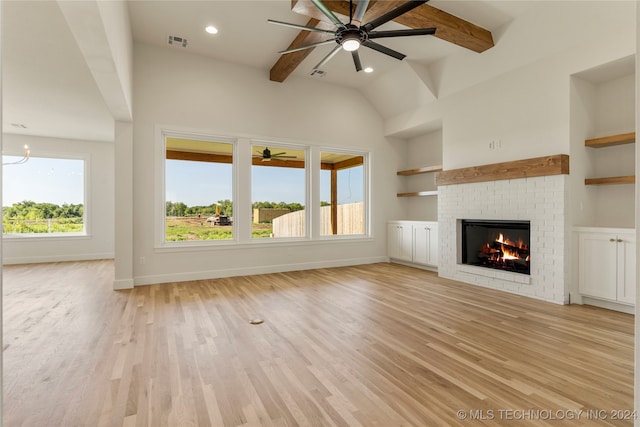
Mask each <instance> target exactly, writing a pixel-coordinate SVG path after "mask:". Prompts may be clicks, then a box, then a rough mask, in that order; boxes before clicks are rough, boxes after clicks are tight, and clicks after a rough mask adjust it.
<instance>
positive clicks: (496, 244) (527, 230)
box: [459, 219, 531, 274]
mask: <svg viewBox="0 0 640 427" xmlns="http://www.w3.org/2000/svg"><path fill="white" fill-rule="evenodd" d="M459 230H460V241H459V242H460V246H459V247H460V253H459V256H460V257H459V262H460V263H461V264H467V265H474V266H479V267H486V268H492V269H497V270H504V271H512V272H516V273H522V274H530V267H529V263H530V255H529V253H530V246H529V245H530V238H531V224H530V222H529V221H508V220H469V219H462V220H459Z"/></svg>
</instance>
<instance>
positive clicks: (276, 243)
mask: <svg viewBox="0 0 640 427" xmlns="http://www.w3.org/2000/svg"><path fill="white" fill-rule="evenodd" d="M372 241H374V238H373V237H371V236H365V235H360V236H357V237H356V236H340V237H338V236H335V237H334V236H322V237H320V238H317V239H313V240H312V239H284V238H281V239H271V238H269V239H267V238H265V239H254V240H252V241H250V242H242V243H240V242H238V241H236V240H227V241H224V242H215V243H213V242H207V241H203V242H194V243H186V244H173V245H163V246H156V247H155V248H154V251H155V252H156V253H165V252H189V251H209V250H216V251H218V250H229V249H234V250H235V249H249V248H275V247H286V246H294V247H295V246H309V245H311V246H314V245H327V244H336V243H337V242H340V243H341V244H342V243H344V244H346V243H369V242H372Z"/></svg>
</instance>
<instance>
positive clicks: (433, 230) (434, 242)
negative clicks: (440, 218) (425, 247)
mask: <svg viewBox="0 0 640 427" xmlns="http://www.w3.org/2000/svg"><path fill="white" fill-rule="evenodd" d="M427 264H429V265H433V266H436V267H437V266H438V224H437V223H436V224H432V225H430V226H429V259H428V260H427Z"/></svg>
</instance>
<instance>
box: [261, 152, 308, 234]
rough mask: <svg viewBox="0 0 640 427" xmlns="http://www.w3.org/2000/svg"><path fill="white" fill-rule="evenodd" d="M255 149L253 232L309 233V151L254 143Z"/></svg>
mask: <svg viewBox="0 0 640 427" xmlns="http://www.w3.org/2000/svg"><path fill="white" fill-rule="evenodd" d="M251 153H252V166H251V202H252V227H251V228H252V232H251V236H252V237H253V238H267V237H276V238H281V237H304V236H306V235H307V231H306V219H305V216H306V213H305V203H306V187H307V186H306V171H305V151H304V150H300V149H296V148H291V147H282V146H271V145H269V146H265V145H252V147H251Z"/></svg>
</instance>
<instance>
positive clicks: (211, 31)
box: [204, 25, 218, 34]
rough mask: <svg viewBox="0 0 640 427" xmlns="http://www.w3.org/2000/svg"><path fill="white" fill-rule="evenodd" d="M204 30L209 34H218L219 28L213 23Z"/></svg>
mask: <svg viewBox="0 0 640 427" xmlns="http://www.w3.org/2000/svg"><path fill="white" fill-rule="evenodd" d="M204 30H205V31H206V32H207V33H209V34H218V29H217V28H216V27H214V26H213V25H208V26H207V27H206V28H205V29H204Z"/></svg>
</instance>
